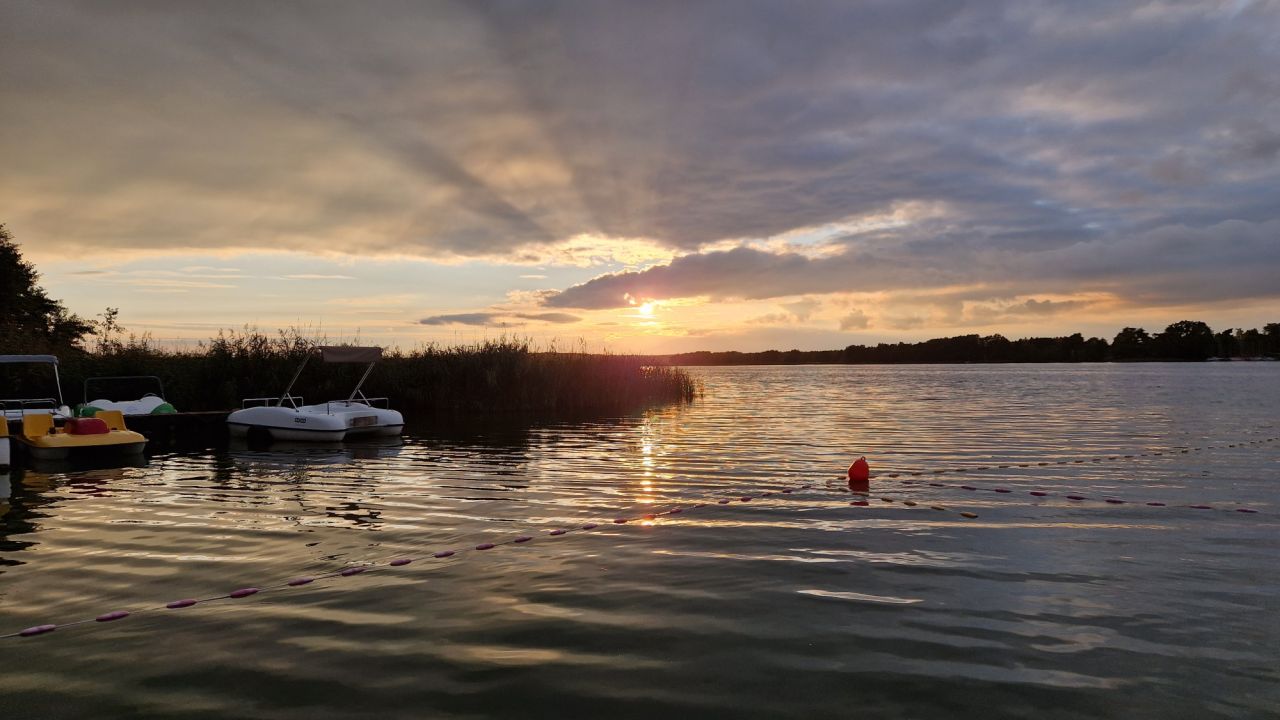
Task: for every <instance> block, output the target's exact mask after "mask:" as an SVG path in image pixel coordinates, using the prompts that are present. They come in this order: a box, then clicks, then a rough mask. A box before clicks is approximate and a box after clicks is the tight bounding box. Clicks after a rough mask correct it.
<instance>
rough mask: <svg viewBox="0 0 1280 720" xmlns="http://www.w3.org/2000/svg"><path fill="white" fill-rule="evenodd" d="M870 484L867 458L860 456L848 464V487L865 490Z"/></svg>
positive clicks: (869, 469)
mask: <svg viewBox="0 0 1280 720" xmlns="http://www.w3.org/2000/svg"><path fill="white" fill-rule="evenodd" d="M870 486H871V466H869V465H867V459H866V458H865V457H860V458H858V459H857V460H854V461H853V464H852V465H850V466H849V489H850V490H866V489H868V488H869V487H870Z"/></svg>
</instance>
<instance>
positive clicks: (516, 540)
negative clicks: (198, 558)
mask: <svg viewBox="0 0 1280 720" xmlns="http://www.w3.org/2000/svg"><path fill="white" fill-rule="evenodd" d="M813 487H814V486H813V484H812V483H805V484H803V485H797V486H792V487H783V488H776V489H773V490H765V491H762V492H757V493H753V494H750V495H735V496H733V497H727V498H720V499H718V500H704V501H701V502H691V503H687V504H683V505H677V506H675V507H670V508H667V509H666V510H659V511H650V512H646V513H643V514H640V515H628V516H623V517H615V518H612V519H609V520H597V521H592V522H586V523H582V524H580V525H578V524H575V525H573V526H571V527H559V528H552V529H551V530H546V531H543V532H541V533H539V534H522V535H517V536H515V537H512V538H509V539H507V540H500V541H495V542H483V543H479V544H477V545H464V546H461V547H454V548H449V549H441V550H435V551H430V550H424V551H421V553H420V554H417V555H400V556H397V557H395V558H394V559H391V560H387V561H385V562H373V561H368V562H361V563H359V564H353V565H350V566H348V567H346V568H343V569H340V570H333V571H330V572H326V573H322V574H317V575H312V576H300V577H295V578H292V579H290V580H285V581H281V582H277V583H275V584H271V585H262V586H245V587H241V588H238V589H236V590H232V591H230V592H227V593H223V594H220V595H212V596H209V597H202V598H181V599H178V600H172V601H169V602H166V603H164V604H161V605H151V606H147V607H142V608H136V609H133V610H112V611H110V612H106V613H102V614H99V615H96V616H94V617H91V618H84V619H81V620H75V621H71V622H65V623H58V624H53V623H49V624H43V625H33V626H31V627H28V628H25V629H23V630H19V631H17V632H11V633H8V634H4V635H0V640H7V639H12V638H28V637H37V636H41V635H47V634H49V633H51V632H53V631H55V630H61V629H65V628H73V627H80V626H85V625H97V624H103V623H110V622H116V621H119V620H124V619H126V618H130V617H136V616H138V615H145V614H155V613H162V612H165V611H175V610H182V609H185V608H190V607H193V606H196V605H203V604H207V603H211V602H218V601H225V600H239V599H243V598H247V597H251V596H255V595H261V594H264V593H269V592H279V591H281V590H285V589H288V588H296V587H301V586H305V585H310V584H312V583H314V582H316V581H319V580H328V579H334V578H347V577H354V576H356V575H363V574H367V573H374V572H388V571H391V570H394V569H397V568H402V567H405V566H407V565H411V564H413V563H416V562H419V561H430V560H443V559H445V558H456V557H458V556H460V555H464V554H467V553H476V552H486V551H489V550H493V549H496V548H499V547H503V546H508V545H512V546H514V545H525V544H527V543H529V542H532V541H534V540H536V539H537V538H539V537H554V538H559V537H563V536H565V535H569V534H572V533H584V532H590V531H592V530H597V529H601V528H605V527H609V526H611V525H626V524H629V523H637V522H647V521H653V520H656V519H658V518H660V517H663V516H679V515H683V514H685V513H689V512H693V511H697V510H703V509H706V508H712V507H715V506H719V505H730V504H734V503H748V502H751V501H753V500H757V499H763V498H769V497H774V496H778V495H790V494H792V493H795V492H797V491H802V490H809V489H811V488H813ZM436 567H441V566H440V565H437V566H436Z"/></svg>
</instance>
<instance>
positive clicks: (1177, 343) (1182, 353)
mask: <svg viewBox="0 0 1280 720" xmlns="http://www.w3.org/2000/svg"><path fill="white" fill-rule="evenodd" d="M1155 342H1156V346H1157V347H1158V348H1159V349H1160V354H1161V355H1162V356H1163V357H1167V358H1169V359H1172V360H1204V359H1206V358H1208V357H1209V356H1211V355H1213V353H1214V351H1215V350H1216V349H1217V343H1216V342H1215V341H1214V337H1213V330H1210V329H1209V326H1208V325H1206V324H1204V323H1202V322H1199V321H1197V320H1179V321H1178V322H1176V323H1173V324H1172V325H1170V326H1169V327H1167V328H1165V329H1164V332H1162V333H1160V334H1159V335H1157V336H1156V337H1155Z"/></svg>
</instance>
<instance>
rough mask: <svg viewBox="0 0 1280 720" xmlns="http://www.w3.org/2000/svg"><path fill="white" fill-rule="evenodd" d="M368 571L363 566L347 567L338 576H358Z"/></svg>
mask: <svg viewBox="0 0 1280 720" xmlns="http://www.w3.org/2000/svg"><path fill="white" fill-rule="evenodd" d="M368 569H369V568H367V567H363V566H357V567H349V568H347V569H346V570H343V571H342V572H340V573H338V574H339V575H341V576H342V577H351V576H352V575H359V574H360V573H362V572H364V571H365V570H368Z"/></svg>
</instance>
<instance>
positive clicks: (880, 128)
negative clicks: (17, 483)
mask: <svg viewBox="0 0 1280 720" xmlns="http://www.w3.org/2000/svg"><path fill="white" fill-rule="evenodd" d="M1278 68H1280V2H1275V1H1271V2H1265V1H1264V2H1247V1H1243V2H1234V1H1233V2H1225V1H1224V2H1209V1H1204V2H1141V3H1127V2H1116V1H1114V0H1106V1H1102V2H1085V1H1080V2H1063V3H1042V2H1024V1H1021V0H1019V1H1014V2H1007V3H1002V2H959V1H958V0H938V1H936V2H908V1H904V0H884V1H882V2H846V1H840V2H830V3H824V2H802V3H793V2H748V1H746V0H733V1H730V2H687V1H681V2H586V1H583V2H568V3H557V2H546V1H543V0H536V1H534V0H531V1H530V2H483V1H470V0H468V1H460V2H453V3H450V2H329V3H322V2H305V3H304V2H297V3H290V2H270V3H258V2H203V3H190V2H187V3H184V2H86V3H66V2H49V1H47V0H39V1H30V2H27V1H22V0H6V1H5V2H3V3H0V222H3V223H5V224H6V225H7V226H8V228H9V231H10V232H11V233H12V234H13V236H14V238H15V239H16V240H17V242H18V243H19V244H20V246H21V248H22V250H23V252H24V253H25V255H26V256H27V258H28V259H30V260H32V261H34V262H35V263H36V264H37V266H38V269H39V270H40V271H41V273H42V275H43V284H44V285H45V287H46V288H47V289H48V290H49V292H50V294H51V295H53V296H54V297H58V298H60V299H62V300H63V301H64V302H65V304H66V305H67V306H68V307H69V308H70V309H71V310H72V311H74V312H77V313H79V314H81V315H86V316H92V315H95V314H96V313H99V312H102V310H103V309H104V308H106V307H108V306H110V307H118V308H120V321H121V322H122V323H123V324H124V325H125V326H126V327H128V328H129V329H130V330H134V331H149V332H151V333H152V334H153V335H154V336H155V337H157V338H160V339H162V340H166V341H167V340H172V339H177V338H188V339H192V338H204V337H208V336H209V335H210V334H211V333H214V332H216V330H217V329H218V328H225V327H241V326H244V325H246V324H249V325H256V326H257V327H259V328H262V329H268V330H270V329H274V328H277V327H281V326H290V325H301V326H304V327H308V328H312V329H316V330H322V331H323V332H325V333H327V334H328V335H329V336H330V337H331V338H340V339H353V338H355V337H357V336H358V337H359V338H361V339H363V340H369V341H375V342H382V343H394V344H399V345H401V346H402V347H406V348H408V347H412V346H414V345H415V344H417V343H420V342H432V341H435V342H444V343H451V342H468V341H473V340H478V339H483V338H486V337H496V336H499V335H502V334H509V335H511V334H513V335H519V336H524V337H529V338H532V339H534V340H535V341H537V342H538V343H540V344H543V345H547V344H551V343H555V344H556V345H557V346H559V347H569V346H578V345H579V344H583V345H585V346H586V347H587V348H588V349H593V350H598V349H609V350H614V351H633V350H634V351H660V352H661V351H684V350H695V349H712V350H716V349H739V350H762V349H767V348H779V349H789V348H793V347H794V348H801V349H820V348H838V347H843V346H844V345H847V344H850V343H874V342H879V341H882V340H908V339H921V338H927V337H937V336H943V335H957V334H963V333H969V332H980V333H984V334H986V333H993V332H999V333H1002V334H1005V335H1007V336H1009V337H1024V336H1028V335H1053V334H1064V333H1070V332H1076V331H1082V332H1084V333H1086V334H1097V335H1101V336H1104V337H1107V338H1110V337H1112V336H1113V335H1114V334H1115V333H1116V331H1117V330H1119V329H1120V328H1121V327H1122V326H1125V325H1142V326H1145V327H1147V328H1148V329H1149V330H1156V329H1161V328H1163V327H1164V326H1165V325H1167V324H1168V323H1170V322H1173V321H1175V320H1180V319H1184V318H1190V319H1199V320H1205V321H1207V322H1208V323H1209V324H1210V325H1212V326H1214V328H1215V329H1222V328H1225V327H1228V326H1244V327H1255V326H1260V325H1262V324H1263V323H1266V322H1277V321H1280V70H1278Z"/></svg>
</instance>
